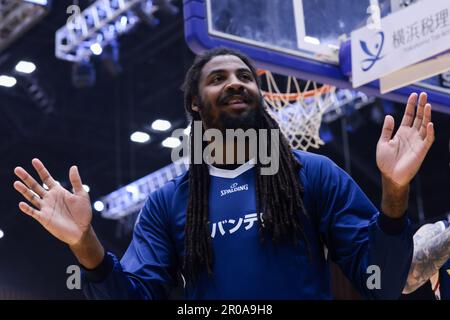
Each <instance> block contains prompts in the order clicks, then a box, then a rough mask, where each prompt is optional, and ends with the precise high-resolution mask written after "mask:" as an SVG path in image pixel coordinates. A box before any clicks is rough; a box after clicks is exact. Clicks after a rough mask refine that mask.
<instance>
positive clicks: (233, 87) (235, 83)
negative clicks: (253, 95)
mask: <svg viewBox="0 0 450 320" xmlns="http://www.w3.org/2000/svg"><path fill="white" fill-rule="evenodd" d="M225 90H226V91H238V92H239V91H242V90H244V85H243V83H242V82H241V81H240V80H239V79H238V78H237V77H236V76H231V77H230V79H229V81H228V83H227V85H226V87H225Z"/></svg>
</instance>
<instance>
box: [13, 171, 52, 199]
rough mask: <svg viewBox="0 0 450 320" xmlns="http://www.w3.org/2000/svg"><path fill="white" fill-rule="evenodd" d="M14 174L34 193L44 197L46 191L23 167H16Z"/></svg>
mask: <svg viewBox="0 0 450 320" xmlns="http://www.w3.org/2000/svg"><path fill="white" fill-rule="evenodd" d="M14 173H15V174H16V176H17V177H19V178H20V180H22V181H23V182H24V183H25V184H26V185H27V186H28V188H30V189H31V190H33V192H35V193H36V194H37V195H38V196H39V197H41V198H42V197H44V194H45V189H44V188H43V187H42V186H41V185H40V184H39V183H38V182H37V181H36V180H34V178H33V177H32V176H31V175H30V174H28V172H26V171H25V170H24V169H23V168H22V167H16V168H15V169H14Z"/></svg>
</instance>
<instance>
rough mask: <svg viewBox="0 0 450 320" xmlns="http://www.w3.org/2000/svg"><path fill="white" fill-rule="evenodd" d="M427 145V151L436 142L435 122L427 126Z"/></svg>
mask: <svg viewBox="0 0 450 320" xmlns="http://www.w3.org/2000/svg"><path fill="white" fill-rule="evenodd" d="M424 141H425V145H426V146H427V151H428V149H430V147H431V145H432V144H433V142H434V125H433V122H429V123H428V125H427V135H426V137H425V140H424Z"/></svg>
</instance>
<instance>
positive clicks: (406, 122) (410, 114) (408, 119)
mask: <svg viewBox="0 0 450 320" xmlns="http://www.w3.org/2000/svg"><path fill="white" fill-rule="evenodd" d="M416 103H417V93H415V92H413V93H411V94H410V95H409V98H408V102H407V103H406V108H405V114H404V115H403V118H402V123H401V125H402V126H408V127H410V126H411V125H412V123H413V120H414V108H415V106H416Z"/></svg>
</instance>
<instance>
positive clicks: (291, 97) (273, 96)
mask: <svg viewBox="0 0 450 320" xmlns="http://www.w3.org/2000/svg"><path fill="white" fill-rule="evenodd" d="M267 71H268V70H264V69H258V71H257V74H258V76H262V75H263V74H265V73H266V72H267ZM334 89H335V87H334V86H331V85H329V84H324V85H323V86H321V87H320V88H317V89H311V90H307V91H305V92H300V93H275V92H268V91H265V90H261V93H262V95H263V96H264V98H266V99H269V100H287V101H297V100H299V99H302V98H311V97H314V96H316V95H322V94H326V93H329V92H331V91H332V90H334Z"/></svg>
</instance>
